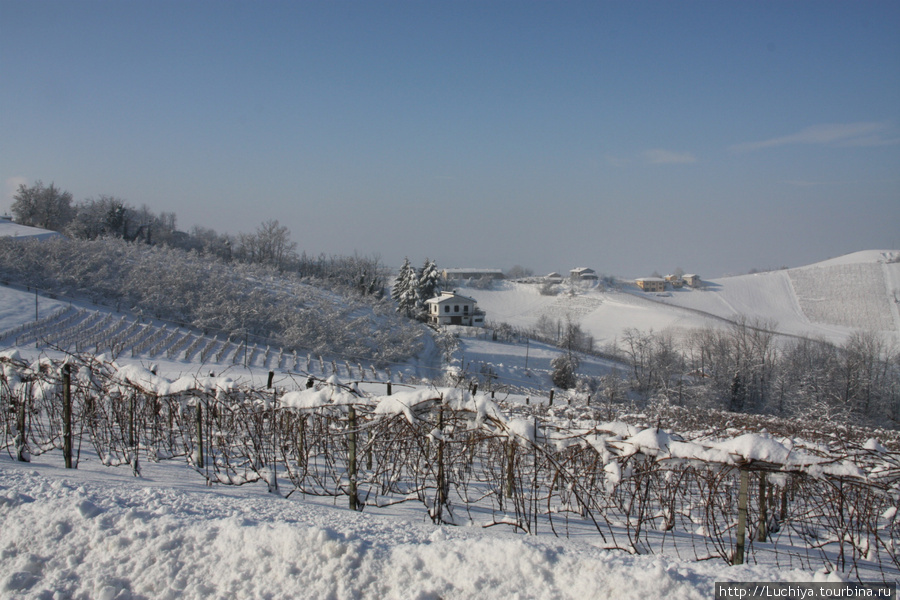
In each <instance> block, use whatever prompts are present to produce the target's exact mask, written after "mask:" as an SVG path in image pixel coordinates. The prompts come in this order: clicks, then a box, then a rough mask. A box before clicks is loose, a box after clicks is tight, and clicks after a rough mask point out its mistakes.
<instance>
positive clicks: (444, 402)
mask: <svg viewBox="0 0 900 600" xmlns="http://www.w3.org/2000/svg"><path fill="white" fill-rule="evenodd" d="M313 362H315V361H313ZM0 363H2V368H3V370H2V373H3V379H2V392H3V393H2V396H0V401H2V406H0V415H2V417H0V418H2V419H3V423H2V428H3V432H4V434H3V438H2V439H0V442H2V444H3V447H4V448H5V449H6V451H7V452H8V453H9V454H10V455H11V456H12V455H14V456H17V457H18V459H19V460H22V461H27V460H31V459H33V458H34V457H37V456H39V455H42V454H45V455H48V456H58V455H59V453H60V452H62V453H63V455H64V456H61V457H60V458H59V460H60V461H63V460H71V461H72V462H73V463H77V461H78V457H79V455H81V456H88V455H90V454H92V453H93V454H95V455H96V456H98V457H99V458H100V460H101V461H102V463H103V464H105V465H107V466H110V467H113V466H119V467H121V468H126V469H128V470H129V471H130V472H132V473H134V475H136V476H140V475H141V473H142V470H143V468H144V465H146V464H148V462H149V463H153V464H157V463H159V462H161V461H163V462H170V463H173V464H181V465H183V466H182V468H184V469H186V470H187V471H188V472H191V473H192V474H193V476H194V477H196V478H198V480H200V481H206V482H208V484H209V485H224V486H228V485H243V484H251V483H253V482H258V484H260V485H263V486H265V487H266V488H268V490H269V491H271V492H276V493H278V494H279V495H285V494H287V495H290V494H293V493H295V492H296V493H298V495H299V494H302V495H305V496H311V497H326V498H327V497H331V498H335V499H337V498H343V499H344V502H346V505H347V506H348V507H349V508H351V509H356V510H362V509H372V510H384V509H387V508H390V507H395V506H399V505H414V506H420V507H421V511H422V514H423V515H425V516H426V518H427V519H429V520H431V521H433V522H434V523H435V524H452V525H458V526H468V527H477V528H500V529H507V530H509V531H514V532H522V533H527V534H532V535H553V536H561V537H567V538H574V539H581V540H590V541H591V543H592V544H594V545H596V546H599V547H601V548H606V549H610V550H617V551H622V552H624V553H627V554H631V555H638V554H660V555H670V556H677V557H679V558H680V559H682V560H684V559H691V560H698V561H705V560H708V559H711V560H713V561H718V562H720V563H724V564H739V563H746V562H750V563H757V562H760V561H763V562H773V561H774V562H775V563H777V564H779V565H781V566H782V567H783V568H784V567H790V568H799V569H807V570H817V569H824V570H825V571H827V572H838V573H841V574H842V575H843V576H844V577H847V578H851V579H856V578H859V579H864V580H873V579H877V580H882V581H893V580H896V579H897V578H898V576H900V557H898V552H897V545H898V544H900V522H898V519H897V508H898V505H900V436H898V434H897V432H891V431H881V430H879V431H873V430H865V429H856V428H845V427H842V428H837V427H835V428H831V429H830V430H827V431H821V430H818V429H816V430H812V429H804V428H803V426H802V425H799V424H797V423H795V422H791V421H778V420H775V419H769V420H764V419H754V418H752V417H749V416H746V415H734V414H728V413H715V412H709V413H705V414H698V412H697V411H691V412H689V411H679V410H676V409H667V411H666V412H661V413H659V414H656V415H653V416H650V417H648V416H643V415H638V416H631V417H622V418H621V419H619V420H616V421H610V422H603V421H600V420H599V419H598V418H597V413H596V412H594V411H595V409H593V408H592V407H588V406H584V405H581V406H555V407H554V406H548V405H547V402H546V401H543V400H542V401H538V402H533V403H531V404H528V405H524V404H511V405H506V404H504V403H497V402H495V401H494V400H492V399H491V398H489V397H487V396H485V395H473V394H471V393H470V392H468V391H465V390H460V389H437V388H433V387H418V388H415V387H409V386H397V387H396V389H394V390H393V393H391V389H390V387H389V386H386V385H385V384H384V383H376V382H368V383H366V382H362V381H358V382H354V383H350V384H348V385H343V384H341V383H340V382H339V381H338V380H337V379H336V378H335V377H330V378H329V379H328V380H323V379H319V378H310V377H309V375H308V374H298V375H297V376H296V377H284V376H281V379H280V380H278V381H276V382H275V383H276V385H275V387H274V388H271V389H267V388H265V387H254V386H253V385H250V384H243V383H240V382H237V381H234V380H232V379H230V378H225V377H205V376H187V377H181V378H179V379H177V380H169V379H167V378H165V377H161V376H159V375H156V374H154V373H151V372H150V371H147V370H145V369H143V368H142V367H139V366H136V365H128V366H119V365H117V364H115V363H113V362H108V361H105V360H100V359H98V358H95V357H91V356H81V357H70V358H69V359H68V361H67V362H66V363H65V364H61V363H59V362H54V361H52V360H50V359H42V360H38V361H36V362H34V363H28V362H25V361H23V360H22V359H21V357H20V356H19V355H18V353H16V352H11V353H7V354H5V355H4V356H3V357H2V358H0ZM344 367H345V368H346V370H347V371H348V372H349V371H351V365H349V364H345V365H344ZM311 383H314V385H311V386H310V384H311ZM66 398H69V402H70V403H71V405H70V406H71V408H70V409H68V410H67V409H66V408H65V402H64V400H65V399H66ZM68 415H71V416H68ZM67 449H68V450H67ZM73 449H80V450H78V451H74V450H73ZM48 453H49V454H48ZM73 466H77V464H73Z"/></svg>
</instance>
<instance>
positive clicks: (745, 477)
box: [731, 468, 750, 565]
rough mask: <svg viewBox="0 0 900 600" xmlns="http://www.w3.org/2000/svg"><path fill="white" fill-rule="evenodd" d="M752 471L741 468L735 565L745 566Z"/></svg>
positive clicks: (733, 562) (732, 562) (733, 561)
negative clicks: (745, 544) (745, 543)
mask: <svg viewBox="0 0 900 600" xmlns="http://www.w3.org/2000/svg"><path fill="white" fill-rule="evenodd" d="M749 488H750V471H749V470H748V469H746V468H741V487H740V491H739V492H738V525H737V540H736V544H735V549H734V560H732V561H731V564H733V565H742V564H744V540H745V538H746V533H747V504H748V501H749V497H750V490H749Z"/></svg>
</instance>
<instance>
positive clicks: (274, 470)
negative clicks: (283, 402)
mask: <svg viewBox="0 0 900 600" xmlns="http://www.w3.org/2000/svg"><path fill="white" fill-rule="evenodd" d="M274 377H275V371H269V380H268V381H267V382H266V389H271V390H272V415H271V425H272V462H271V464H270V465H269V467H270V475H269V476H270V477H271V480H270V481H269V482H268V483H269V493H270V494H277V493H278V424H277V423H276V419H277V413H276V412H275V403H276V402H278V390H277V389H275V388H274V387H272V379H273V378H274Z"/></svg>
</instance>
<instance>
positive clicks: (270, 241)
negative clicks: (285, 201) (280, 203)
mask: <svg viewBox="0 0 900 600" xmlns="http://www.w3.org/2000/svg"><path fill="white" fill-rule="evenodd" d="M238 239H239V243H240V248H239V254H240V256H241V258H243V259H244V260H246V261H247V262H250V263H257V264H264V265H270V266H272V267H275V268H276V269H279V270H282V269H284V268H285V267H286V266H287V265H288V263H290V262H291V261H293V260H295V259H296V258H297V243H296V242H292V241H291V231H290V230H289V229H288V228H287V227H286V226H284V225H281V224H279V223H278V220H277V219H270V220H268V221H265V222H264V223H263V224H262V225H260V226H259V227H258V228H257V229H256V233H242V234H240V236H239V238H238Z"/></svg>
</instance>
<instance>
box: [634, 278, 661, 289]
mask: <svg viewBox="0 0 900 600" xmlns="http://www.w3.org/2000/svg"><path fill="white" fill-rule="evenodd" d="M634 282H635V283H636V284H637V286H638V287H639V288H641V289H642V290H644V291H645V292H664V291H666V280H665V279H663V278H662V277H641V278H640V279H635V280H634Z"/></svg>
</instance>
